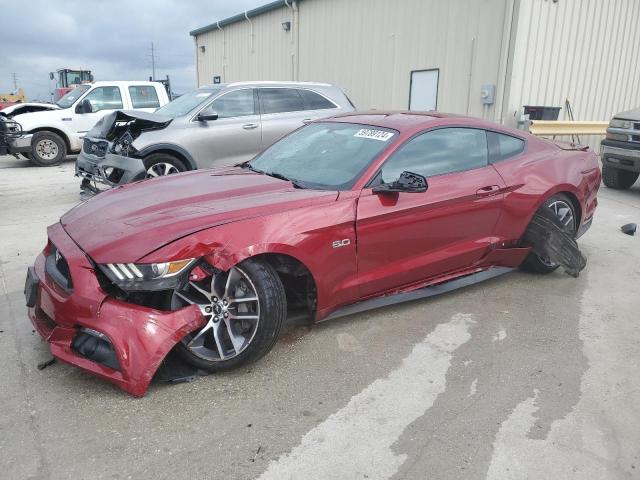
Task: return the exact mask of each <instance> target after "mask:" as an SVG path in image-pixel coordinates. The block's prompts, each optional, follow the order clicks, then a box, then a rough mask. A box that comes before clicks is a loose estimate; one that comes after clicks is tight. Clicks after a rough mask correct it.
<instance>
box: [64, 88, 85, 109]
mask: <svg viewBox="0 0 640 480" xmlns="http://www.w3.org/2000/svg"><path fill="white" fill-rule="evenodd" d="M90 88H91V85H78V86H77V87H75V88H73V89H71V91H70V92H68V93H67V94H66V95H65V96H64V97H62V98H61V99H60V100H58V101H57V102H56V105H58V106H59V107H60V108H69V107H70V106H71V105H73V104H74V103H76V100H78V98H80V97H81V96H82V94H83V93H84V92H86V91H87V90H89V89H90Z"/></svg>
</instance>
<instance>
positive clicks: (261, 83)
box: [199, 80, 334, 90]
mask: <svg viewBox="0 0 640 480" xmlns="http://www.w3.org/2000/svg"><path fill="white" fill-rule="evenodd" d="M333 86H334V85H331V84H330V83H320V82H291V81H285V80H282V81H280V80H274V81H267V80H255V81H248V82H231V83H214V84H208V85H202V86H200V87H199V89H201V90H206V89H213V88H230V87H301V88H304V87H316V88H328V87H333Z"/></svg>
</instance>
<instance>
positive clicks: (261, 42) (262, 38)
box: [195, 2, 293, 85]
mask: <svg viewBox="0 0 640 480" xmlns="http://www.w3.org/2000/svg"><path fill="white" fill-rule="evenodd" d="M283 5H284V2H283ZM291 19H292V14H291V11H290V10H289V9H287V8H286V7H283V8H280V9H277V10H272V11H270V12H267V13H264V14H262V15H259V16H257V17H253V18H250V19H249V20H244V21H241V22H237V23H233V24H231V25H227V26H224V27H221V29H220V30H218V29H216V30H213V31H210V32H206V33H202V34H200V35H198V36H197V37H195V43H196V59H197V60H196V64H197V72H198V85H206V84H210V83H212V82H213V76H214V75H219V76H221V77H222V81H224V82H236V81H243V80H291V79H292V76H291V71H292V67H291V65H292V59H291V52H292V48H293V46H292V41H291V33H290V32H285V31H284V30H283V29H282V22H286V21H291ZM201 46H204V47H205V51H204V52H202V51H201V49H200V47H201Z"/></svg>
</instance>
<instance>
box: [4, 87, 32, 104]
mask: <svg viewBox="0 0 640 480" xmlns="http://www.w3.org/2000/svg"><path fill="white" fill-rule="evenodd" d="M26 101H27V97H25V95H24V90H23V89H21V88H19V89H18V94H17V95H16V94H15V93H0V102H26Z"/></svg>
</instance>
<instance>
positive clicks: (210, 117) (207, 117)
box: [196, 111, 218, 122]
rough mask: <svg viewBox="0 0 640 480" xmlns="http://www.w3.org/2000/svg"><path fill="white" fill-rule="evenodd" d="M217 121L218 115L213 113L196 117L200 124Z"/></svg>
mask: <svg viewBox="0 0 640 480" xmlns="http://www.w3.org/2000/svg"><path fill="white" fill-rule="evenodd" d="M217 119H218V113H217V112H213V111H210V112H209V113H200V114H198V116H197V117H196V120H198V121H199V122H209V121H212V120H217Z"/></svg>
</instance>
